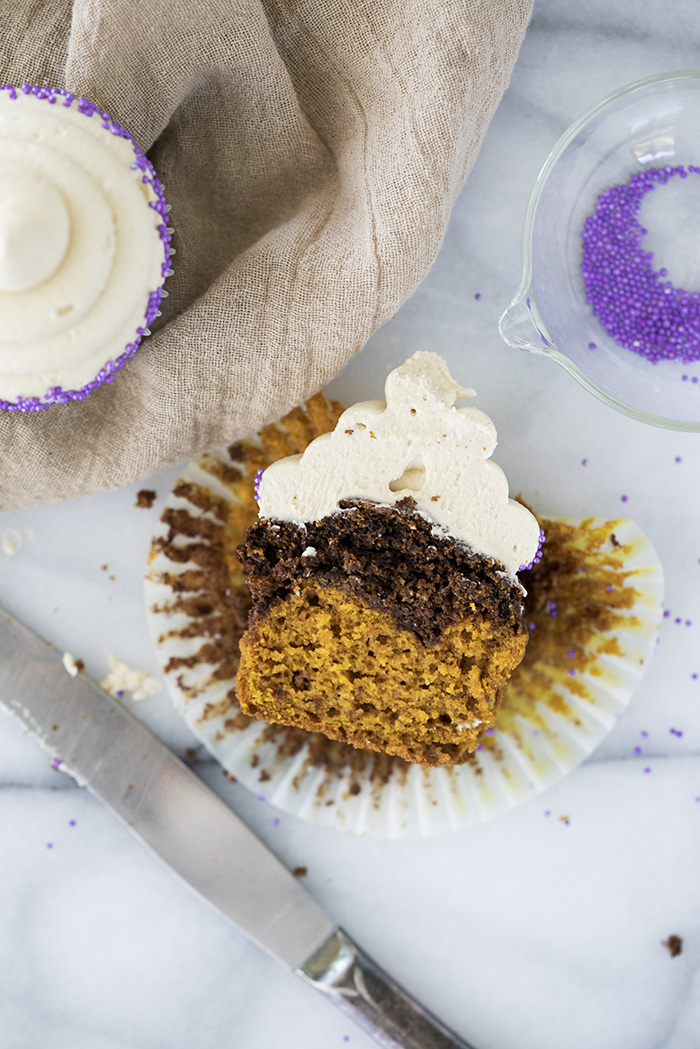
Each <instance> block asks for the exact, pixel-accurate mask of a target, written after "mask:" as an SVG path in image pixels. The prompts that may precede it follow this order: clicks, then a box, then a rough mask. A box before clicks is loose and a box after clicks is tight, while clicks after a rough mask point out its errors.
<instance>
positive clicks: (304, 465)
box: [259, 353, 540, 576]
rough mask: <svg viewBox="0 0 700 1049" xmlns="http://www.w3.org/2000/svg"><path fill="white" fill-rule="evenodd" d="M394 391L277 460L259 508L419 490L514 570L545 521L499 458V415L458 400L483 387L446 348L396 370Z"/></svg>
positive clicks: (441, 522) (319, 513) (430, 509)
mask: <svg viewBox="0 0 700 1049" xmlns="http://www.w3.org/2000/svg"><path fill="white" fill-rule="evenodd" d="M385 395H386V401H364V402H362V403H360V404H356V405H354V406H353V407H352V408H348V409H347V411H345V412H344V413H343V414H342V415H341V417H340V419H339V421H338V424H337V426H336V428H335V430H333V432H332V433H328V434H323V435H322V436H321V437H317V438H316V440H314V441H312V442H311V444H310V445H309V446H308V448H307V449H306V451H305V452H304V453H303V454H302V455H292V456H289V457H288V458H286V459H281V460H279V461H278V462H276V463H273V464H272V466H270V467H268V469H267V470H266V471H265V472H264V474H263V475H262V478H261V481H260V486H259V509H260V516H261V517H264V518H275V519H278V520H282V521H294V522H297V523H300V524H301V523H304V522H309V521H316V520H319V519H320V518H322V517H326V516H327V515H328V514H332V513H337V512H338V510H339V509H340V507H339V503H340V502H341V500H344V499H367V500H371V501H373V502H377V503H381V504H384V505H390V506H391V505H393V504H394V503H396V502H398V501H399V500H401V499H404V498H406V496H411V497H412V498H413V499H414V500H415V502H416V508H417V510H418V511H419V512H420V513H423V514H425V515H426V516H428V517H429V518H430V519H432V520H433V521H434V522H435V524H436V526H438V527H440V528H443V529H445V530H446V532H448V533H449V534H450V535H452V536H454V538H456V539H458V540H461V541H462V542H464V543H466V544H468V545H469V546H470V547H471V549H472V550H474V551H475V552H476V553H480V554H484V555H486V556H487V557H490V558H492V559H493V560H495V561H499V562H500V563H501V564H502V565H503V567H504V568H505V570H506V571H507V572H508V573H509V575H511V576H514V575H515V573H516V572H517V571H518V569H519V568H520V567H522V566H523V565H526V564H529V563H530V562H531V561H532V560H533V558H534V557H535V554H536V553H537V549H538V542H539V535H540V532H539V525H538V523H537V521H536V519H535V518H534V517H533V515H532V514H531V513H530V512H529V510H527V509H526V508H525V507H524V506H522V505H521V504H520V503H517V502H515V501H514V500H512V499H509V498H508V482H507V480H506V477H505V474H504V473H503V471H502V470H501V469H500V467H499V466H497V465H496V464H495V463H493V462H491V460H490V457H491V455H492V453H493V451H494V449H495V447H496V430H495V428H494V425H493V423H492V422H491V420H490V419H489V418H488V416H487V415H484V413H483V412H481V411H479V410H478V409H477V408H466V407H457V406H456V405H455V401H456V400H457V399H458V398H461V397H471V396H473V395H474V391H473V390H469V389H463V388H462V387H460V386H459V385H458V384H457V383H455V382H454V380H453V379H452V376H451V375H450V373H449V371H448V368H447V365H446V364H445V362H444V360H443V359H442V358H441V357H439V356H438V355H437V354H435V353H415V354H414V355H413V356H412V357H409V359H408V360H407V361H406V362H405V363H404V364H403V365H401V367H399V368H396V369H395V370H394V371H392V372H391V373H390V375H389V376H388V378H387V380H386V388H385Z"/></svg>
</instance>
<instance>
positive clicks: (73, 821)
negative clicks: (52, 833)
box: [68, 820, 76, 827]
mask: <svg viewBox="0 0 700 1049" xmlns="http://www.w3.org/2000/svg"><path fill="white" fill-rule="evenodd" d="M75 825H76V824H75V820H68V826H69V827H75Z"/></svg>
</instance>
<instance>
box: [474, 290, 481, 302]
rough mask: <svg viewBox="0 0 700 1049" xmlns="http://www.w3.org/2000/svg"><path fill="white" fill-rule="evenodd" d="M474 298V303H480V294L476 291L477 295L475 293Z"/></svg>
mask: <svg viewBox="0 0 700 1049" xmlns="http://www.w3.org/2000/svg"><path fill="white" fill-rule="evenodd" d="M474 298H475V299H476V301H477V302H481V292H480V291H477V293H476V295H475V296H474Z"/></svg>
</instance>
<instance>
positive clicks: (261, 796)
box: [255, 794, 265, 801]
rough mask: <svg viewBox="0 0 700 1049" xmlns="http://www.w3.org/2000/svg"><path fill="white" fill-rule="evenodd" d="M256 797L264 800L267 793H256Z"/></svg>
mask: <svg viewBox="0 0 700 1049" xmlns="http://www.w3.org/2000/svg"><path fill="white" fill-rule="evenodd" d="M255 797H256V798H257V799H258V801H264V800H265V795H264V794H256V795H255Z"/></svg>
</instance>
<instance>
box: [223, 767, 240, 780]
mask: <svg viewBox="0 0 700 1049" xmlns="http://www.w3.org/2000/svg"><path fill="white" fill-rule="evenodd" d="M223 771H224V776H225V777H226V779H227V780H228V781H229V783H238V780H237V779H236V777H235V776H233V775H232V774H231V773H230V772H227V771H226V769H224V770H223Z"/></svg>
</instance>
